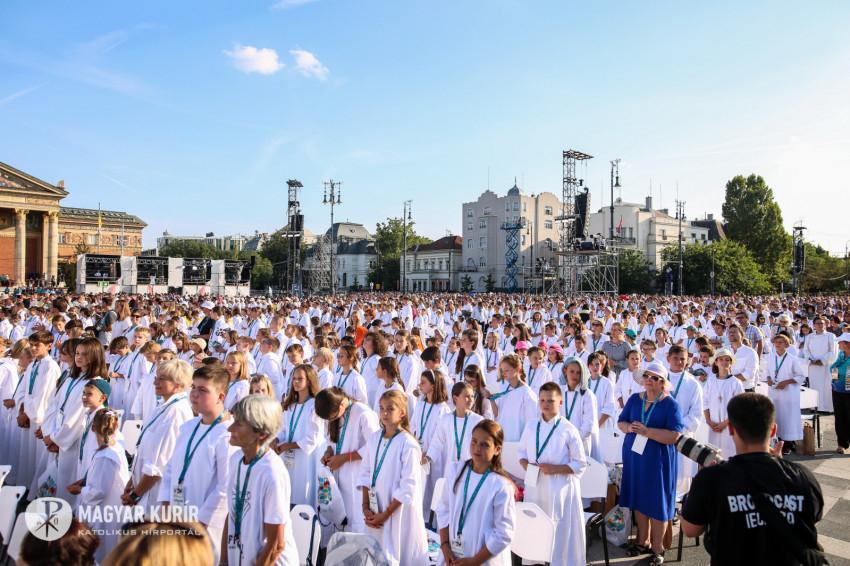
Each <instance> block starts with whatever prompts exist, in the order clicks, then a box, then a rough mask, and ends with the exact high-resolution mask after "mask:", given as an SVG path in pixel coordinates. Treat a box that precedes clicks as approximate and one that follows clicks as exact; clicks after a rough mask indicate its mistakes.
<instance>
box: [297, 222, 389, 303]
mask: <svg viewBox="0 0 850 566" xmlns="http://www.w3.org/2000/svg"><path fill="white" fill-rule="evenodd" d="M331 238H333V240H331ZM311 239H312V240H313V244H312V245H311V246H310V247H309V248H307V251H306V253H305V258H304V265H303V269H304V271H305V272H306V273H307V274H308V275H307V276H306V277H305V284H306V286H307V287H308V288H310V289H313V290H315V291H319V290H322V289H326V288H328V287H329V286H330V279H329V277H330V265H331V264H330V256H331V253H330V244H329V242H331V241H333V242H334V243H335V248H334V251H333V278H334V281H335V282H334V287H335V288H336V289H359V288H369V274H370V273H371V272H372V270H374V269H375V268H376V267H377V265H378V251H377V249H376V248H375V238H374V237H373V236H372V235H371V234H370V233H369V231H368V230H366V228H365V227H364V226H363V225H362V224H357V223H354V222H335V223H334V225H333V226H332V227H331V228H329V229H328V230H327V231H326V232H325V234H324V236H323V237H322V238H320V239H318V240H316V238H315V236H313V237H312V238H311ZM305 245H307V243H306V242H305Z"/></svg>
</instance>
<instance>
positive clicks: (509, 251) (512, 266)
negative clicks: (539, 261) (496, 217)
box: [501, 217, 525, 293]
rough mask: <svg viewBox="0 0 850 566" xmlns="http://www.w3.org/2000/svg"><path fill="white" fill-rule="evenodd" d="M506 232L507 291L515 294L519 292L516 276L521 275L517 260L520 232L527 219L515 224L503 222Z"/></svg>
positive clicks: (517, 221) (518, 220)
mask: <svg viewBox="0 0 850 566" xmlns="http://www.w3.org/2000/svg"><path fill="white" fill-rule="evenodd" d="M501 228H502V230H504V231H505V285H504V287H505V291H507V292H508V293H515V292H516V290H517V287H518V285H517V280H516V276H517V273H519V269H518V268H517V264H516V262H517V259H518V258H519V253H517V250H518V249H519V231H520V230H522V229H523V228H525V218H522V217H520V218H519V219H517V220H516V221H515V222H513V221H510V222H502V227H501Z"/></svg>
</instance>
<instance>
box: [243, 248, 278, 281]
mask: <svg viewBox="0 0 850 566" xmlns="http://www.w3.org/2000/svg"><path fill="white" fill-rule="evenodd" d="M253 255H254V256H255V257H256V259H255V260H254V269H252V270H251V288H252V289H266V288H268V287H269V286H270V285H272V284H273V282H274V266H273V265H272V262H271V261H269V260H268V259H267V258H265V257H263V256H262V255H260V254H253ZM243 257H244V256H243ZM249 258H250V254H249V256H248V257H247V258H245V259H249Z"/></svg>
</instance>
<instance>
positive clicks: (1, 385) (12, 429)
mask: <svg viewBox="0 0 850 566" xmlns="http://www.w3.org/2000/svg"><path fill="white" fill-rule="evenodd" d="M20 383H21V376H20V375H18V364H17V360H14V359H12V358H2V359H0V403H2V402H3V401H5V400H7V399H11V400H14V399H15V390H16V389H17V388H18V385H19V384H20ZM17 414H18V406H17V405H15V406H14V407H12V408H11V409H7V408H6V407H3V406H2V405H0V445H1V446H3V449H2V450H0V464H7V465H11V466H12V470H11V471H10V472H9V476H7V478H6V483H8V484H9V485H17V484H16V483H15V481H17V480H16V474H15V471H16V470H15V468H17V466H18V451H19V450H20V438H21V433H20V431H22V430H24V429H21V428H19V427H18V423H17V422H16V420H15V417H16V416H17Z"/></svg>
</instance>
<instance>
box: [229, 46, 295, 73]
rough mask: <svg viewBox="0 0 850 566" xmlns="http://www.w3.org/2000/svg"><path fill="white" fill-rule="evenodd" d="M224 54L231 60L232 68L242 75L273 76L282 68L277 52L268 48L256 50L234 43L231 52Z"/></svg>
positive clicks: (256, 48) (255, 48)
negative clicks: (258, 74) (242, 73)
mask: <svg viewBox="0 0 850 566" xmlns="http://www.w3.org/2000/svg"><path fill="white" fill-rule="evenodd" d="M224 54H225V55H227V56H228V57H230V58H231V59H232V60H233V66H234V67H236V68H237V69H239V70H240V71H242V72H244V73H260V74H261V75H273V74H275V73H276V72H278V71H280V70H281V69H283V67H284V64H283V63H281V62H280V60H279V59H278V56H277V51H275V50H274V49H269V48H268V47H259V48H258V47H252V46H250V45H240V44H238V43H234V44H233V50H232V51H225V52H224Z"/></svg>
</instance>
